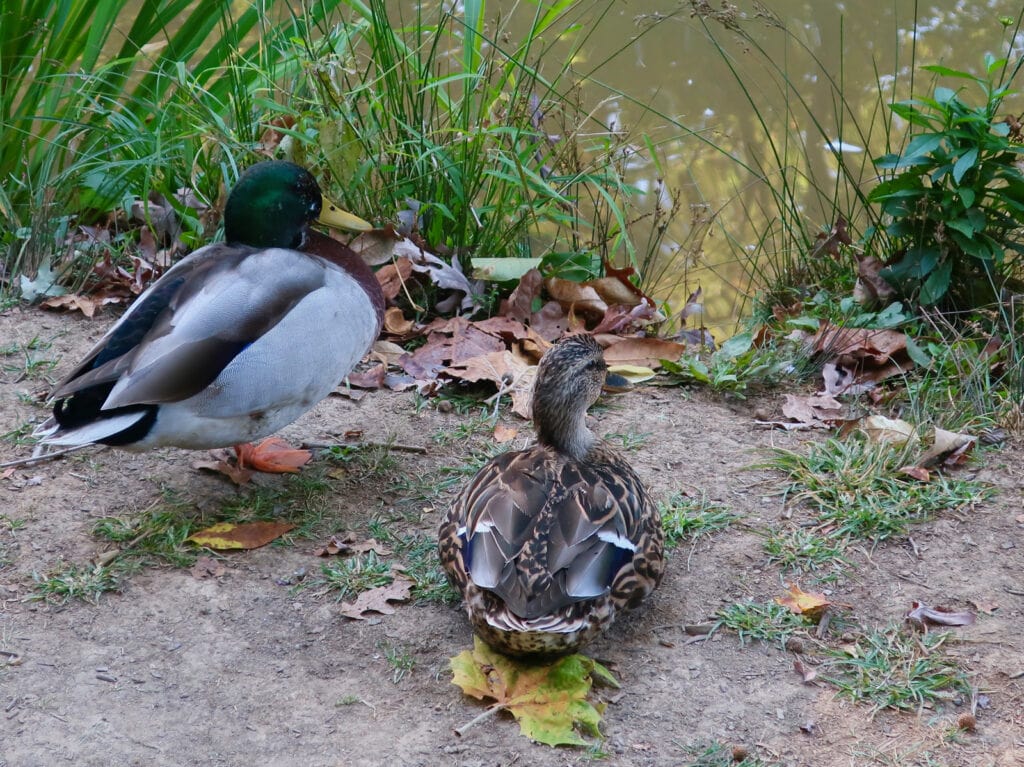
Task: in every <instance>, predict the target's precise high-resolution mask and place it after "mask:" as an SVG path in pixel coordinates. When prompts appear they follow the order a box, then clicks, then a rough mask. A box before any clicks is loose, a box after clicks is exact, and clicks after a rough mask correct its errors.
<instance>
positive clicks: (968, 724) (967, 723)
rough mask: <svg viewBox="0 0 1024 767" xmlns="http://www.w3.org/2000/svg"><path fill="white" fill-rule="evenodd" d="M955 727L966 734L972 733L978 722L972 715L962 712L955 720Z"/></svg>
mask: <svg viewBox="0 0 1024 767" xmlns="http://www.w3.org/2000/svg"><path fill="white" fill-rule="evenodd" d="M956 726H957V727H959V728H960V729H961V730H964V731H966V732H974V729H975V728H976V727H977V726H978V720H977V719H976V718H975V717H974V714H969V713H967V712H964V713H963V714H960V716H958V717H957V718H956Z"/></svg>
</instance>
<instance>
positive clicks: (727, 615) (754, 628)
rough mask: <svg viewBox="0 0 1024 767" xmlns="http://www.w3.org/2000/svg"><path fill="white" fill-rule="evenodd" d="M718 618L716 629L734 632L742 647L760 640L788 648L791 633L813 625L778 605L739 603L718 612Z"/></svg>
mask: <svg viewBox="0 0 1024 767" xmlns="http://www.w3.org/2000/svg"><path fill="white" fill-rule="evenodd" d="M715 619H716V624H715V630H716V631H717V630H718V629H719V628H722V627H724V628H727V629H732V630H733V631H735V632H736V633H737V634H738V635H739V638H740V644H745V643H746V642H747V641H749V640H752V639H759V640H761V641H763V642H778V643H779V645H780V646H785V644H786V640H787V639H788V638H789V637H790V636H791V635H792V634H794V633H795V632H797V631H802V630H803V629H806V628H807V627H808V626H810V625H813V624H812V623H810V622H809V621H808V619H806V618H804V617H803V616H802V615H797V614H796V613H794V612H791V611H790V610H789V608H786V607H783V606H782V605H780V604H776V603H775V602H736V603H734V604H731V605H728V606H727V607H723V608H722V609H721V610H719V611H718V612H717V613H715Z"/></svg>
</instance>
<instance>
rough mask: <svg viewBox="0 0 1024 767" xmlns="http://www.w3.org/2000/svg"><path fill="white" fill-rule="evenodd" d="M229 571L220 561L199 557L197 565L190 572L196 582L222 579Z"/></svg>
mask: <svg viewBox="0 0 1024 767" xmlns="http://www.w3.org/2000/svg"><path fill="white" fill-rule="evenodd" d="M227 571H228V570H227V568H226V567H224V563H223V562H221V561H220V560H219V559H214V558H213V557H199V558H197V559H196V563H195V564H194V565H192V569H190V570H189V572H190V573H191V574H192V577H193V578H195V579H196V580H203V579H204V578H220V577H221V576H222V575H224V573H226V572H227Z"/></svg>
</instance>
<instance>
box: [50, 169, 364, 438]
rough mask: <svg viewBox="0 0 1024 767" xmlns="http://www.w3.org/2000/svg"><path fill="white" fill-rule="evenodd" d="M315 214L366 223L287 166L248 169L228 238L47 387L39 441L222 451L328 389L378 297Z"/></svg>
mask: <svg viewBox="0 0 1024 767" xmlns="http://www.w3.org/2000/svg"><path fill="white" fill-rule="evenodd" d="M318 219H319V220H320V221H321V222H322V223H326V224H329V225H332V226H336V227H339V228H346V229H368V228H369V224H367V223H366V222H365V221H362V220H361V219H358V218H356V217H355V216H352V215H351V214H348V213H345V212H344V211H341V210H339V209H338V208H337V207H336V206H334V205H333V204H332V203H331V202H330V201H328V200H326V198H324V197H323V195H322V194H321V192H320V187H319V186H318V185H317V183H316V180H315V179H314V178H313V176H312V175H310V173H309V172H308V171H306V170H305V169H303V168H300V167H299V166H297V165H294V164H292V163H290V162H281V161H267V162H261V163H258V164H256V165H254V166H252V167H251V168H249V169H248V170H247V171H245V172H244V173H243V174H242V175H241V177H240V178H239V179H238V183H237V184H236V185H235V187H234V188H233V189H232V190H231V194H230V195H229V197H228V201H227V205H226V208H225V211H224V232H225V236H226V240H227V241H226V242H224V243H217V244H213V245H207V246H206V247H203V248H200V249H199V250H197V251H196V252H195V253H192V254H191V255H190V256H188V257H187V258H185V259H183V260H182V261H180V262H179V263H177V264H175V265H174V266H173V267H172V268H171V269H170V270H168V271H167V272H166V273H165V274H164V275H163V276H162V277H161V278H160V279H159V280H157V281H156V282H155V283H154V284H153V285H152V286H151V287H150V288H149V289H148V290H146V292H144V293H143V294H142V295H141V296H140V297H139V298H138V300H136V301H135V303H134V304H132V306H131V308H130V309H129V310H128V311H127V312H125V314H124V316H123V317H121V319H120V320H119V321H118V322H117V323H116V324H115V325H114V326H113V327H112V328H111V329H110V330H109V331H108V332H107V334H106V335H105V336H103V338H102V339H100V341H99V343H97V344H96V346H95V347H93V349H92V351H90V352H89V353H88V354H87V355H86V357H85V359H84V360H83V361H82V362H81V364H79V365H78V367H76V368H75V369H74V370H73V371H72V372H71V373H70V374H69V375H68V376H67V378H65V379H64V380H63V381H61V383H60V384H58V385H57V387H56V388H55V389H54V391H53V394H52V396H53V397H54V398H56V404H55V405H54V408H53V417H52V418H50V419H49V420H48V421H47V422H46V423H45V424H43V425H42V426H41V427H40V430H39V433H40V435H42V436H44V437H45V439H44V440H43V441H44V442H45V443H47V444H52V445H80V444H86V443H90V442H99V443H103V444H106V445H117V446H119V447H124V448H129V449H133V448H134V449H143V448H150V447H157V446H162V445H174V446H177V447H184V448H194V449H200V448H212V447H226V446H230V445H238V444H239V443H244V442H249V441H252V440H255V439H259V438H261V437H265V436H267V435H269V434H272V433H273V432H275V431H277V430H278V429H280V428H282V427H283V426H286V425H287V424H289V423H291V422H292V421H294V420H295V419H296V418H298V417H299V416H300V415H302V414H303V413H305V412H306V411H307V410H309V409H310V408H311V407H313V406H314V405H315V404H316V403H317V402H319V401H320V400H321V399H323V398H324V397H326V396H327V395H328V393H330V391H331V390H332V389H333V388H334V387H335V386H337V385H338V383H339V382H341V380H342V379H343V378H344V377H345V376H346V375H347V374H348V373H349V371H351V370H352V368H353V366H355V364H356V363H357V362H358V361H359V360H360V359H361V358H362V356H363V355H364V354H365V353H366V351H367V350H368V349H369V347H370V345H371V344H372V343H373V341H374V340H375V339H376V338H377V335H378V334H379V333H380V328H381V322H382V318H383V312H384V297H383V295H382V294H381V290H380V286H379V284H378V283H377V280H376V278H375V276H374V274H373V271H372V270H371V269H370V268H369V267H368V266H367V265H366V264H365V263H364V262H363V261H362V260H361V259H360V258H359V257H358V256H357V255H356V254H355V253H353V252H352V251H351V250H350V249H349V248H347V247H345V246H344V245H342V244H341V243H339V242H336V241H335V240H333V239H331V238H329V237H327V236H325V235H322V234H320V233H318V232H316V231H313V230H312V229H310V227H309V225H310V223H312V222H314V221H316V220H318Z"/></svg>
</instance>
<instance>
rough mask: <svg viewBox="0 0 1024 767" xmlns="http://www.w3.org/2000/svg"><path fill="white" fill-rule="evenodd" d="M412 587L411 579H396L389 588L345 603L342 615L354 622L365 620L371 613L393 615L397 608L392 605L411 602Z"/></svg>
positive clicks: (381, 587)
mask: <svg viewBox="0 0 1024 767" xmlns="http://www.w3.org/2000/svg"><path fill="white" fill-rule="evenodd" d="M412 586H413V582H412V581H411V580H410V579H409V578H403V577H399V578H395V579H394V580H393V581H392V582H391V583H389V584H388V585H387V586H378V587H377V588H373V589H369V590H368V591H364V592H363V593H362V594H360V595H359V596H358V597H356V598H355V601H353V602H345V603H343V604H342V605H341V614H342V615H344V616H345V617H346V618H352V619H353V620H365V619H366V618H367V617H368V616H367V615H366V613H369V612H375V613H381V614H382V615H391V614H392V613H394V612H395V608H394V607H392V606H391V604H390V603H391V602H407V601H409V598H410V596H411V595H412Z"/></svg>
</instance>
